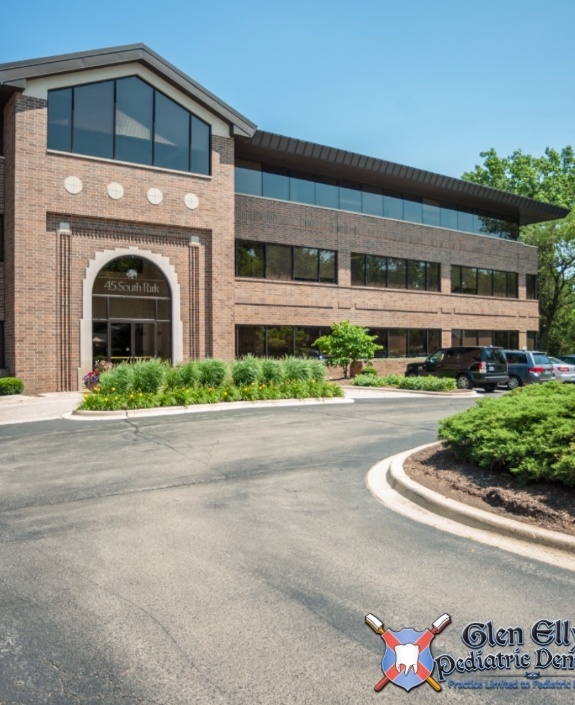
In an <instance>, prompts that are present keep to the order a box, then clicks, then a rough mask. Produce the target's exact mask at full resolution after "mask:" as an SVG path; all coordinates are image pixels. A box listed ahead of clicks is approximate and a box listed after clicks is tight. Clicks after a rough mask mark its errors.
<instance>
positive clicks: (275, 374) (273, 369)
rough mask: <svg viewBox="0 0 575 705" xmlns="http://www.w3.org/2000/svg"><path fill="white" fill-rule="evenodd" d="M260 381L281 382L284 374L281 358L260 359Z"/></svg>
mask: <svg viewBox="0 0 575 705" xmlns="http://www.w3.org/2000/svg"><path fill="white" fill-rule="evenodd" d="M261 370H262V381H263V382H281V381H282V379H283V376H284V368H283V365H282V362H281V360H272V359H271V358H264V359H263V360H262V361H261Z"/></svg>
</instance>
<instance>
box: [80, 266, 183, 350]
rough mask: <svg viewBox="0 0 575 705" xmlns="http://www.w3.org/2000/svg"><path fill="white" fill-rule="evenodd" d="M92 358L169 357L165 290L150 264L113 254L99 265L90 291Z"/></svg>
mask: <svg viewBox="0 0 575 705" xmlns="http://www.w3.org/2000/svg"><path fill="white" fill-rule="evenodd" d="M92 318H93V323H92V350H93V357H94V360H96V359H100V360H109V361H111V362H122V361H125V360H140V359H149V358H152V357H159V358H162V359H166V360H169V359H171V338H172V331H171V294H170V289H169V286H168V283H167V281H166V279H165V277H164V275H163V274H162V272H161V271H160V270H159V269H158V267H156V265H155V264H153V263H152V262H149V261H148V260H146V259H144V258H142V257H133V256H125V257H118V258H116V259H114V260H112V261H111V262H109V263H108V264H107V265H106V266H105V267H103V268H102V269H101V270H100V272H99V274H98V276H97V277H96V279H95V281H94V289H93V292H92Z"/></svg>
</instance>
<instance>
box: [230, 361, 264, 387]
mask: <svg viewBox="0 0 575 705" xmlns="http://www.w3.org/2000/svg"><path fill="white" fill-rule="evenodd" d="M261 378H262V368H261V362H260V361H259V360H258V359H257V358H255V357H252V356H251V355H248V356H247V357H243V358H241V359H240V360H236V361H235V362H234V363H233V365H232V380H233V382H234V384H236V385H238V386H240V385H242V384H244V385H245V384H254V383H256V382H259V381H260V379H261Z"/></svg>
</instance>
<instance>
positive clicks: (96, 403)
mask: <svg viewBox="0 0 575 705" xmlns="http://www.w3.org/2000/svg"><path fill="white" fill-rule="evenodd" d="M294 360H296V358H286V359H285V360H270V359H263V360H260V359H258V358H254V357H251V356H248V357H246V358H242V359H240V360H237V361H236V362H234V363H232V365H227V364H226V363H225V362H223V361H222V360H216V359H210V360H202V361H192V362H187V363H185V364H182V365H177V366H176V367H172V366H171V365H169V364H168V363H166V362H162V361H160V360H147V361H142V362H137V363H134V364H130V363H121V364H119V365H117V366H115V367H114V368H113V369H111V370H109V371H107V372H104V373H103V374H102V375H101V376H100V383H99V385H98V386H96V387H95V388H94V389H92V390H87V391H86V392H85V394H84V400H83V402H82V403H81V405H80V407H79V409H81V410H85V411H115V410H130V409H150V408H156V407H164V406H191V405H193V404H219V403H229V402H235V401H265V400H273V399H312V398H332V397H341V396H343V391H342V389H341V387H340V386H339V385H337V384H333V383H331V382H328V381H327V380H326V376H327V374H326V368H325V365H323V363H322V362H319V361H317V360H298V361H297V362H298V363H302V364H301V365H299V364H297V363H296V362H294ZM290 375H298V376H297V377H295V378H294V377H293V376H290Z"/></svg>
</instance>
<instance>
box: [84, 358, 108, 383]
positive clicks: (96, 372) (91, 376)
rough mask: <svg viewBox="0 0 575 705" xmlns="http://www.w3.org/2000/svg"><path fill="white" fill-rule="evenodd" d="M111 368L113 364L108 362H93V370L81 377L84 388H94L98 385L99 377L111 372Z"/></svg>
mask: <svg viewBox="0 0 575 705" xmlns="http://www.w3.org/2000/svg"><path fill="white" fill-rule="evenodd" d="M112 367H113V364H112V363H111V362H108V361H107V360H96V361H95V362H94V369H93V370H90V372H88V373H87V374H85V375H84V376H83V377H82V382H84V386H86V387H88V389H91V388H92V387H95V386H96V385H97V384H99V383H100V375H101V374H102V373H103V372H107V371H108V370H111V369H112Z"/></svg>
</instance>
